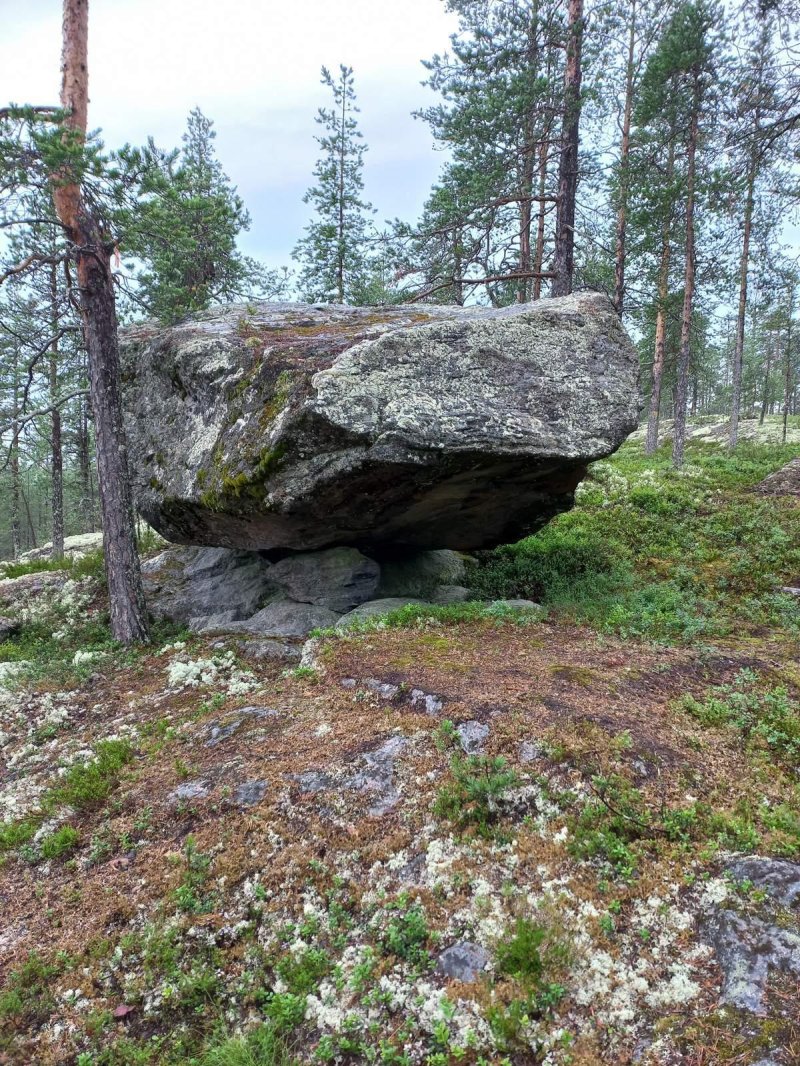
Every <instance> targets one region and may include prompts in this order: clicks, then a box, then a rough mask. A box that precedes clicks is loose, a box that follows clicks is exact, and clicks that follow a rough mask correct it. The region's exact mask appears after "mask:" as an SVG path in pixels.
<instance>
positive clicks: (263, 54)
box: [0, 0, 455, 266]
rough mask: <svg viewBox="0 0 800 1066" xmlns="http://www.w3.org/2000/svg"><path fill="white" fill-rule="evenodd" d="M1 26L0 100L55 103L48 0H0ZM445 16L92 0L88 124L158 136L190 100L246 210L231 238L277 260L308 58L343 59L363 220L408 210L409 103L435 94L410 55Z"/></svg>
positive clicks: (425, 155)
mask: <svg viewBox="0 0 800 1066" xmlns="http://www.w3.org/2000/svg"><path fill="white" fill-rule="evenodd" d="M0 25H2V34H0V103H7V102H13V103H17V104H22V103H29V104H55V103H57V102H58V91H59V84H60V74H59V58H60V50H61V0H0ZM454 29H455V19H454V17H453V16H452V15H450V14H448V13H447V12H446V11H445V10H444V3H443V2H442V0H400V2H395V3H392V2H389V0H280V2H277V0H227V2H225V0H214V2H212V0H91V2H90V8H89V91H90V105H89V125H90V127H91V128H93V129H98V128H99V129H100V130H101V131H102V138H103V140H104V142H105V144H106V146H107V147H109V148H115V147H119V146H120V145H122V144H124V143H126V142H129V143H132V144H143V143H144V142H145V141H146V139H147V137H148V136H153V137H154V138H155V141H156V143H157V144H158V145H159V146H160V147H164V148H171V147H175V146H177V145H179V144H180V137H181V134H182V132H183V130H184V128H185V124H186V117H187V115H188V113H189V111H190V110H191V109H192V108H193V107H196V106H199V107H200V108H201V110H202V111H203V112H204V113H205V114H206V115H207V116H208V117H209V118H211V119H213V121H214V123H215V128H216V131H217V140H216V149H217V154H218V156H219V158H220V160H221V162H222V164H223V167H224V168H225V170H226V172H227V173H228V175H229V177H230V178H231V180H232V181H233V182H234V184H235V185H237V186H238V189H239V193H240V194H241V196H242V197H243V199H244V201H245V204H246V206H247V208H248V210H249V211H250V214H251V216H252V226H251V229H250V231H249V233H246V234H244V235H243V237H242V240H241V246H242V248H243V250H244V251H245V252H247V253H248V254H250V255H255V256H258V257H259V258H261V259H263V260H264V261H265V262H266V263H267V264H268V265H270V266H282V265H284V264H285V265H289V260H290V255H291V250H292V248H293V246H294V244H295V242H296V240H297V239H298V237H299V236H300V235H301V233H302V229H303V226H304V224H305V223H306V222H307V221H308V208H307V207H306V205H305V204H303V202H302V199H303V194H304V192H305V191H306V189H307V188H308V186H309V185H310V184H311V183H312V169H313V166H314V162H315V160H316V157H317V147H318V146H317V145H316V143H315V141H314V135H315V132H316V129H317V127H316V124H315V122H314V116H315V115H316V112H317V108H319V107H320V106H327V104H328V102H329V100H328V90H326V89H325V88H324V87H323V86H322V85H321V84H320V67H321V66H322V65H323V64H324V65H326V66H328V67H329V68H331V69H332V70H336V69H337V68H338V66H339V64H340V63H345V64H347V65H348V66H352V67H353V68H354V70H355V79H356V93H357V95H358V102H359V105H360V107H361V115H360V116H359V120H360V125H361V129H362V132H363V134H364V140H365V143H366V144H367V145H368V146H369V151H368V153H367V156H366V161H365V171H364V177H365V184H366V190H365V192H366V196H367V198H368V199H370V200H371V201H372V203H373V205H374V206H375V207H376V208H377V209H378V213H377V215H376V216H375V218H376V221H378V222H380V221H382V220H384V219H390V218H395V217H400V218H403V219H406V220H408V221H413V220H414V219H415V218H416V216H417V215H418V213H419V210H420V208H421V207H422V204H423V202H424V200H425V197H426V195H427V193H428V191H429V190H430V187H431V184H432V183H433V181H434V180H435V178H436V176H437V174H438V172H439V169H440V166H441V164H442V155H441V154H440V153H439V152H437V151H436V150H435V148H434V146H433V144H432V141H431V137H430V133H429V130H428V127H427V126H426V124H425V123H423V122H421V121H419V120H415V119H414V118H412V116H411V112H412V111H413V110H414V109H415V108H418V107H421V106H425V105H426V104H429V103H432V102H434V101H435V99H436V97H435V95H434V94H433V93H432V92H431V90H430V89H428V88H424V87H423V86H422V85H421V84H420V83H421V82H422V80H423V79H424V77H425V70H424V68H423V67H422V65H421V60H422V59H425V58H429V57H430V56H432V55H433V54H434V53H435V52H443V51H445V50H446V49H447V47H448V38H449V35H450V33H451V32H453V30H454Z"/></svg>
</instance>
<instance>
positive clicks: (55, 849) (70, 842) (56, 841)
mask: <svg viewBox="0 0 800 1066" xmlns="http://www.w3.org/2000/svg"><path fill="white" fill-rule="evenodd" d="M80 837H81V835H80V833H79V832H78V830H77V829H74V828H73V827H72V826H71V825H62V826H61V828H60V829H56V831H55V832H54V833H50V834H49V835H48V836H46V837H44V839H43V840H42V842H41V845H40V850H41V853H42V858H43V859H60V858H62V856H64V855H68V854H69V853H70V852H71V851H74V850H75V848H77V846H78V843H79V841H80Z"/></svg>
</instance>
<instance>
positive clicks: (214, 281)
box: [117, 108, 282, 322]
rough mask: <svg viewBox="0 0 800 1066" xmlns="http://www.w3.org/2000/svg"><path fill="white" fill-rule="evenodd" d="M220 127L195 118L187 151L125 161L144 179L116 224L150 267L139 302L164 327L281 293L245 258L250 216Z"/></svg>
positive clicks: (141, 280) (143, 274)
mask: <svg viewBox="0 0 800 1066" xmlns="http://www.w3.org/2000/svg"><path fill="white" fill-rule="evenodd" d="M215 138H216V132H215V130H214V124H213V122H212V121H211V120H210V119H208V118H206V116H205V115H204V114H203V113H202V111H201V110H200V109H199V108H195V109H194V110H193V111H192V112H191V113H190V114H189V119H188V123H187V129H186V133H185V134H184V135H183V148H182V149H181V151H180V152H172V153H163V152H159V151H158V150H157V149H156V148H155V146H154V145H153V143H152V142H150V144H149V145H148V146H147V148H145V149H143V150H139V151H137V150H133V149H131V148H125V149H123V150H122V152H121V153H120V161H121V163H122V165H123V167H124V168H125V169H126V170H127V172H128V173H129V174H137V173H141V178H140V182H139V188H138V190H137V191H138V195H137V196H136V197H135V199H134V201H133V203H132V205H131V206H130V207H129V208H128V209H127V210H126V211H124V212H123V213H122V216H121V217H120V218H119V219H118V220H117V226H118V229H119V230H120V231H121V233H122V238H121V240H122V244H123V250H124V251H125V253H126V254H127V255H130V256H133V257H134V258H135V259H137V260H138V261H140V262H141V263H142V264H143V266H142V267H141V268H140V269H139V270H138V271H137V272H136V280H137V290H136V299H137V302H138V303H139V304H140V305H141V306H143V308H144V309H145V311H146V312H147V313H148V314H149V315H152V316H153V317H155V318H158V319H160V320H161V321H164V322H173V321H175V320H176V319H178V318H180V317H181V316H183V315H186V314H190V313H191V312H194V311H202V310H205V309H206V308H207V307H209V306H211V305H212V304H214V303H220V302H223V301H226V300H235V299H244V298H247V297H251V296H258V295H268V296H273V295H278V294H279V293H280V292H281V290H282V287H281V282H280V279H279V277H278V276H277V275H276V274H274V273H273V272H270V271H265V270H264V269H263V267H261V266H260V265H259V264H258V263H256V262H255V260H253V259H250V258H249V257H247V256H244V255H242V254H241V253H240V252H239V250H238V248H237V243H236V242H237V238H238V236H239V234H240V233H241V232H242V231H243V230H247V229H248V228H249V226H250V216H249V214H248V213H247V211H246V210H245V206H244V203H243V201H242V199H241V197H240V196H239V195H238V193H237V192H236V189H235V188H234V187H233V185H231V182H230V180H229V178H228V177H227V175H226V174H225V172H224V170H223V169H222V165H221V163H220V162H219V160H218V159H217V157H216V154H215V151H214V140H215Z"/></svg>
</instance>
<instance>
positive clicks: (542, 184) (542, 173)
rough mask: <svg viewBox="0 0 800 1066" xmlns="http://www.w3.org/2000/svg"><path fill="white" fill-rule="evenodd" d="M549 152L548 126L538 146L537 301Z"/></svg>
mask: <svg viewBox="0 0 800 1066" xmlns="http://www.w3.org/2000/svg"><path fill="white" fill-rule="evenodd" d="M549 151H550V124H549V123H548V124H547V126H546V127H545V130H544V135H543V137H542V143H541V144H540V146H539V189H538V192H539V211H538V216H537V219H536V252H535V254H534V258H533V270H534V278H533V298H534V300H538V299H540V298H541V295H542V268H543V265H544V233H545V222H546V218H547V201H546V200H545V190H546V189H547V157H548V154H549Z"/></svg>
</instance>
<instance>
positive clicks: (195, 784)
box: [167, 780, 211, 803]
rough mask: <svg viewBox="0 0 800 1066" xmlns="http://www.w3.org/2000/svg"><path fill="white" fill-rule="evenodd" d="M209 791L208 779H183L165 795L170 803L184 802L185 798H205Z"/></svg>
mask: <svg viewBox="0 0 800 1066" xmlns="http://www.w3.org/2000/svg"><path fill="white" fill-rule="evenodd" d="M210 791H211V785H210V783H209V782H208V781H202V780H198V781H185V782H184V783H183V784H182V785H178V787H177V788H176V789H174V790H173V791H172V792H170V794H169V796H168V797H167V798H168V799H169V800H170V802H172V803H186V802H187V800H197V799H205V798H206V796H207V795H208V794H209V792H210Z"/></svg>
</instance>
